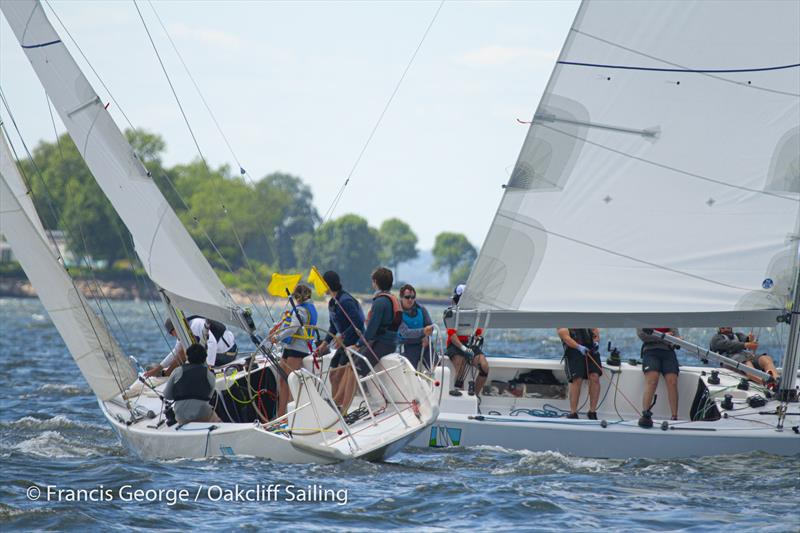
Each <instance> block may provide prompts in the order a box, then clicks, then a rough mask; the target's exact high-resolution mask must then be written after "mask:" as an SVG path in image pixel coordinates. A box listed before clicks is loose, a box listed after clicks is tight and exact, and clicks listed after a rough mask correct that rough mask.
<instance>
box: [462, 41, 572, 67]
mask: <svg viewBox="0 0 800 533" xmlns="http://www.w3.org/2000/svg"><path fill="white" fill-rule="evenodd" d="M556 57H558V52H557V51H555V50H537V49H534V48H524V47H519V46H500V45H492V46H484V47H483V48H478V49H477V50H472V51H470V52H467V53H465V54H462V55H461V56H459V57H458V58H456V62H458V63H460V64H462V65H467V66H470V67H494V66H502V65H508V64H510V63H526V64H529V65H530V64H531V63H533V64H534V65H536V66H546V65H552V64H553V62H554V61H555V59H556Z"/></svg>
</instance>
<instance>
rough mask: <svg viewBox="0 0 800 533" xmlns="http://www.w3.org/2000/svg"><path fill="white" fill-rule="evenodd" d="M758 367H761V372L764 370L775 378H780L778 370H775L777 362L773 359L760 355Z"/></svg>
mask: <svg viewBox="0 0 800 533" xmlns="http://www.w3.org/2000/svg"><path fill="white" fill-rule="evenodd" d="M758 366H760V367H761V370H763V371H764V372H766V373H767V374H769V375H770V376H772V377H773V378H777V377H778V369H777V368H775V361H773V360H772V357H770V356H768V355H767V354H764V355H760V356H759V357H758Z"/></svg>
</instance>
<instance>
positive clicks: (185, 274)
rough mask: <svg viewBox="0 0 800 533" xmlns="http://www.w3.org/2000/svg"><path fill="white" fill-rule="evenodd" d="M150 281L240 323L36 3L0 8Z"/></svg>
mask: <svg viewBox="0 0 800 533" xmlns="http://www.w3.org/2000/svg"><path fill="white" fill-rule="evenodd" d="M0 9H2V11H3V13H4V14H5V16H6V19H7V20H8V22H9V25H10V26H11V28H12V29H13V31H14V34H15V35H16V37H17V40H18V41H19V43H20V45H21V46H22V48H23V49H24V51H25V54H26V55H27V57H28V59H29V60H30V62H31V65H32V66H33V68H34V70H35V72H36V75H37V76H38V77H39V80H40V81H41V83H42V85H43V86H44V88H45V91H46V92H47V95H48V96H49V97H50V100H51V101H52V102H53V105H54V106H55V108H56V109H57V111H58V114H59V116H60V117H61V120H62V121H63V123H64V125H65V126H66V128H67V131H68V132H69V134H70V136H71V137H72V139H73V140H74V141H75V145H76V146H77V147H78V150H79V151H80V153H81V156H82V157H83V159H84V160H85V161H86V164H87V165H88V166H89V169H90V170H91V171H92V174H93V175H94V177H95V180H96V181H97V183H98V184H99V185H100V187H101V188H102V190H103V192H104V193H105V194H106V196H108V199H109V200H110V201H111V203H112V205H113V206H114V209H116V211H117V213H119V216H120V218H122V221H123V222H124V223H125V225H126V226H127V228H128V230H129V231H130V233H131V235H132V237H133V242H134V246H135V248H136V253H137V254H138V256H139V258H140V259H141V261H142V265H143V266H144V268H145V270H146V272H147V274H148V276H149V277H150V279H152V280H153V281H154V282H155V283H156V284H157V285H159V286H160V287H161V288H163V289H164V290H165V291H166V293H167V296H169V298H170V300H171V302H172V304H173V305H175V306H176V307H179V308H182V309H185V310H187V311H189V312H191V313H192V314H201V315H203V316H206V317H209V318H214V319H217V320H221V321H223V322H226V323H228V324H235V325H239V320H238V319H237V317H236V309H237V307H236V305H235V303H234V302H233V300H232V299H231V297H230V295H229V294H228V292H227V290H226V289H225V287H224V286H223V285H222V282H220V280H219V278H218V277H217V275H216V274H215V273H214V271H213V270H212V269H211V266H210V265H209V264H208V261H206V259H205V257H203V254H202V253H201V252H200V250H199V249H198V248H197V245H196V244H195V243H194V241H193V240H192V238H191V237H190V236H189V233H188V232H187V231H186V229H185V228H184V227H183V225H182V224H181V222H180V220H179V219H178V217H177V216H176V215H175V213H174V212H173V211H172V208H171V207H170V206H169V204H168V203H167V201H166V199H165V198H164V196H163V195H162V194H161V191H159V189H158V187H157V186H156V184H155V182H154V181H153V180H152V179H151V177H150V176H149V175H148V172H147V170H146V169H145V168H144V166H143V165H142V163H141V162H140V161H139V159H138V158H137V157H136V155H135V154H134V152H133V149H132V148H131V146H130V145H129V144H128V142H127V140H126V139H125V137H124V135H123V134H122V132H121V131H120V130H119V128H118V127H117V125H116V124H115V123H114V121H113V119H112V118H111V115H109V113H108V112H107V110H106V109H105V107H104V105H103V102H102V101H101V100H100V98H99V97H98V96H97V93H95V91H94V89H92V87H91V85H90V84H89V82H88V80H87V79H86V77H85V76H84V75H83V73H82V72H81V71H80V69H79V68H78V65H77V64H76V63H75V60H74V59H73V58H72V56H71V55H70V53H69V51H68V50H67V48H66V46H64V43H62V42H61V40H60V38H59V36H58V34H57V33H56V31H55V29H54V28H53V26H52V25H51V24H50V21H49V20H48V19H47V16H46V15H45V12H44V9H43V8H42V5H41V4H40V3H39V2H38V1H36V0H19V1H14V2H2V3H0Z"/></svg>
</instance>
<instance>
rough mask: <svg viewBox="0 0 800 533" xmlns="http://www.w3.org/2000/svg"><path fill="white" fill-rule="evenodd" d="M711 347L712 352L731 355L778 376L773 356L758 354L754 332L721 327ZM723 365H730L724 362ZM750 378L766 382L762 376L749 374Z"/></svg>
mask: <svg viewBox="0 0 800 533" xmlns="http://www.w3.org/2000/svg"><path fill="white" fill-rule="evenodd" d="M710 349H711V351H712V352H717V353H718V354H721V355H724V356H727V357H730V358H731V359H733V360H735V361H737V362H739V363H742V364H744V365H745V366H749V367H750V368H755V369H757V370H761V371H762V372H766V373H767V374H769V375H770V376H772V378H773V379H774V378H777V377H778V370H777V369H776V368H775V361H773V360H772V357H770V356H769V355H767V354H765V353H762V354H756V350H758V342H757V341H756V339H755V337H754V336H753V334H752V332H751V333H750V334H749V335H745V334H744V333H741V332H738V331H737V332H734V331H733V328H731V327H721V328H719V329H718V330H717V334H716V335H714V336H713V337H712V338H711V346H710ZM723 366H726V367H727V366H729V365H725V364H723ZM748 378H749V379H750V380H752V381H753V382H755V383H758V384H759V385H762V384H763V383H764V381H763V380H762V379H761V378H757V377H755V376H748Z"/></svg>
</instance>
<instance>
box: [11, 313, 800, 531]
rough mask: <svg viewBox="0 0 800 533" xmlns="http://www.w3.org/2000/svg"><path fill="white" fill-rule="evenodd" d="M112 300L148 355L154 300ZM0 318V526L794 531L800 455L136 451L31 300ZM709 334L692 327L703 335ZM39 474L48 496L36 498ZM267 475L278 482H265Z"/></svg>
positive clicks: (622, 336) (771, 347)
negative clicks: (294, 459)
mask: <svg viewBox="0 0 800 533" xmlns="http://www.w3.org/2000/svg"><path fill="white" fill-rule="evenodd" d="M115 309H116V311H117V314H118V316H119V319H120V322H121V323H122V325H123V328H124V329H125V330H126V334H120V335H119V338H120V341H121V344H122V345H123V347H124V348H125V349H126V350H127V351H128V353H131V354H133V355H135V356H136V357H137V358H139V360H140V361H142V362H143V363H144V362H151V361H155V360H157V359H158V358H159V357H160V356H161V355H162V354H163V353H164V351H165V347H166V343H165V341H164V340H163V339H162V338H161V336H160V334H159V333H157V330H156V329H155V328H154V325H153V324H154V321H153V318H152V317H151V315H150V313H149V312H148V310H147V307H146V306H145V305H144V304H140V303H134V302H125V303H121V304H115ZM434 314H435V315H436V314H439V315H440V314H441V309H434ZM0 323H2V324H3V328H2V335H0V356H2V358H3V364H2V365H0V384H2V387H0V460H1V462H2V469H0V529H3V530H8V529H22V530H31V529H83V530H85V529H98V528H110V527H120V526H121V527H122V528H126V529H144V528H151V527H159V528H166V529H173V530H181V531H183V530H186V529H188V528H189V527H202V528H204V529H211V528H215V529H217V528H243V529H246V530H256V529H276V530H282V529H289V528H305V529H319V530H326V531H327V530H348V531H350V530H374V529H401V528H415V529H428V530H445V529H451V528H464V529H466V528H470V529H477V530H489V529H491V530H508V531H531V530H540V531H548V530H552V531H561V530H564V529H566V528H569V529H574V530H595V529H598V528H605V529H610V530H624V531H635V530H694V531H706V530H708V531H719V530H739V529H741V530H763V531H800V510H799V509H800V496H799V494H800V493H799V491H800V466H799V465H800V457H793V458H783V457H775V456H767V455H764V454H759V453H754V454H748V455H741V456H728V457H721V458H711V459H709V458H705V459H682V460H669V461H666V460H665V461H655V460H642V459H636V460H598V459H584V458H573V457H565V456H563V455H561V454H558V453H532V452H519V451H511V450H505V449H501V448H495V447H476V448H470V449H447V450H433V449H413V448H412V449H408V450H406V451H405V452H403V453H401V454H399V455H397V456H395V457H393V458H392V459H391V461H390V462H387V463H380V464H373V463H366V462H363V461H351V462H347V463H343V464H338V465H329V466H296V465H276V464H272V463H270V462H267V461H263V460H257V459H248V458H234V459H230V458H216V459H208V460H183V461H168V462H141V461H139V460H138V459H137V458H136V457H134V456H132V455H130V454H129V453H128V452H127V451H125V450H124V449H122V448H121V447H120V445H119V442H118V441H117V439H116V436H115V435H114V433H113V431H112V430H111V429H110V427H109V426H108V425H107V424H106V422H105V419H104V417H103V416H102V414H101V413H100V410H99V408H98V407H97V404H96V401H95V399H94V396H93V395H92V394H91V391H90V390H89V388H88V386H87V385H86V384H85V383H84V381H83V378H82V377H81V376H80V374H79V372H78V370H77V367H76V366H75V364H74V363H73V361H72V359H71V358H70V356H69V354H68V353H67V351H66V349H65V347H64V344H63V342H62V341H61V339H60V337H59V336H58V333H57V332H56V330H55V328H54V327H53V326H52V324H51V323H50V321H49V319H48V318H47V315H46V313H45V312H44V310H43V309H42V307H41V305H40V304H39V302H38V300H16V299H7V300H0ZM604 333H605V332H604ZM708 333H709V332H708V331H700V330H692V331H688V332H686V335H687V337H689V338H690V339H694V340H700V339H701V338H704V337H706V336H707V335H708ZM784 333H785V332H777V333H776V332H772V331H768V330H766V329H765V330H763V331H762V332H761V341H762V347H763V348H765V349H766V350H768V351H771V352H773V353H779V350H780V345H781V338H780V337H781V335H782V334H784ZM609 334H610V335H612V336H613V340H614V342H615V344H617V345H619V346H620V347H621V348H622V350H623V355H624V356H625V357H633V356H635V355H636V353H637V352H638V343H637V342H636V340H635V338H634V336H633V335H632V333H631V332H629V331H621V330H619V331H612V332H610V333H609ZM242 344H245V343H244V342H242ZM487 349H488V351H489V353H491V354H494V355H514V354H516V355H519V354H521V353H524V352H527V353H532V354H535V355H537V356H553V357H559V356H560V347H559V344H558V342H557V340H556V339H555V334H554V332H552V331H546V330H534V331H530V332H516V331H509V332H494V333H492V332H490V334H489V335H488V339H487ZM687 362H688V361H687ZM237 484H238V486H239V487H238V488H239V490H240V491H243V490H248V489H256V488H259V487H261V500H262V501H254V502H246V503H230V502H226V501H222V500H221V501H214V500H218V499H220V498H222V497H223V496H224V494H225V492H224V491H233V490H236V485H237ZM48 485H50V486H51V487H52V488H51V489H50V490H51V492H52V494H53V495H52V496H51V501H45V500H46V496H45V494H46V491H47V486H48ZM270 485H281V487H279V490H278V492H277V493H271V492H269V486H270ZM31 486H36V487H38V488H40V489H41V490H42V491H43V494H42V496H40V498H39V500H38V501H31V500H30V499H29V498H28V497H27V496H26V491H27V490H28V488H29V487H31ZM289 486H292V487H293V488H292V489H288V490H287V487H289ZM309 486H315V487H316V488H318V489H319V488H321V489H327V490H329V491H331V492H332V491H339V492H338V493H335V494H329V498H328V500H329V501H324V502H317V503H304V502H298V501H287V500H289V499H291V498H292V497H293V498H294V499H295V500H298V499H299V497H300V496H301V495H303V494H306V493H310V489H308V487H309ZM97 488H102V490H104V491H110V493H111V496H112V498H113V499H110V501H109V499H108V498H106V501H96V502H91V501H89V502H87V501H80V502H71V501H61V502H58V501H53V500H57V493H56V492H55V491H56V490H58V489H62V490H66V491H67V492H62V500H64V499H68V498H69V492H68V491H70V490H75V489H97ZM135 489H141V490H161V491H162V498H161V499H162V501H161V502H151V503H143V502H136V501H122V500H121V497H122V498H125V499H131V498H132V497H133V495H132V494H131V491H132V490H135ZM169 490H172V491H179V490H185V491H187V493H188V495H189V496H188V500H189V501H187V502H178V503H175V504H174V505H169V503H168V501H169V500H170V499H175V498H176V497H177V496H178V495H177V494H174V495H173V497H170V493H169V492H167V491H169ZM345 492H346V495H345ZM196 494H199V495H200V496H199V497H198V499H197V501H196V502H195V501H193V500H194V498H195V495H196ZM144 496H148V495H144ZM149 496H150V497H151V498H152V497H153V496H154V495H153V494H150V495H149ZM251 496H252V498H251V499H254V498H256V497H257V496H256V493H255V492H251ZM337 496H338V498H339V501H336V500H335V499H334V498H335V497H337ZM345 498H346V500H347V502H346V503H342V500H344V499H345ZM95 499H100V495H99V494H97V493H95ZM276 499H277V500H278V501H275V500H276Z"/></svg>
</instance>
